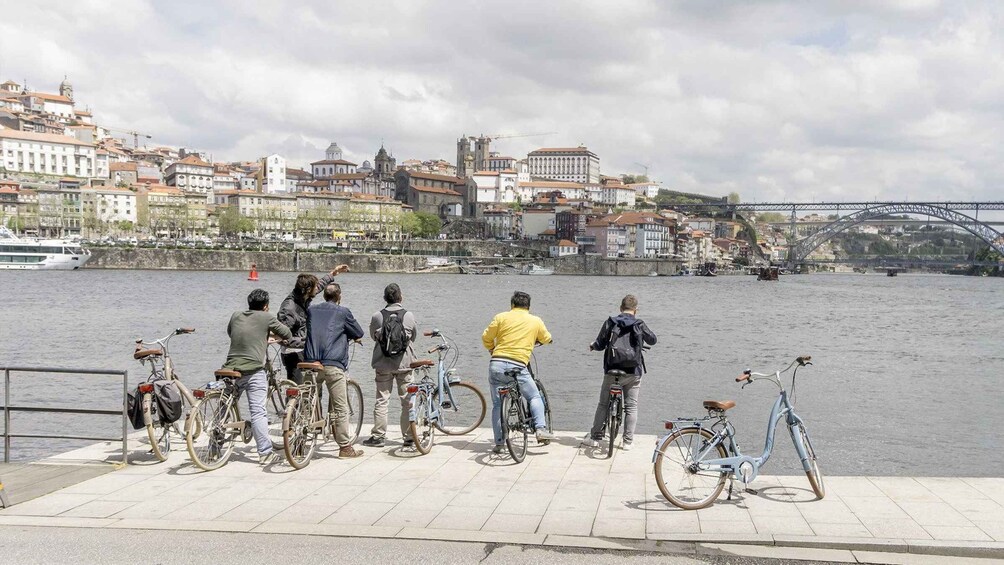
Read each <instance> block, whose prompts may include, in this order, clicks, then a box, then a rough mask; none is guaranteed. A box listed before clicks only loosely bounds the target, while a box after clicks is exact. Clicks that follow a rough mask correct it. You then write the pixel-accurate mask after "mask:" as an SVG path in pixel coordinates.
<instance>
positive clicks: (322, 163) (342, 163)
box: [311, 159, 358, 167]
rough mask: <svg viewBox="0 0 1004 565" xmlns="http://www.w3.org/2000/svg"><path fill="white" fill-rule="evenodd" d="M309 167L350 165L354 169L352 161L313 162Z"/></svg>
mask: <svg viewBox="0 0 1004 565" xmlns="http://www.w3.org/2000/svg"><path fill="white" fill-rule="evenodd" d="M311 165H352V166H353V167H356V166H358V165H356V164H355V163H353V162H352V161H346V160H345V159H324V160H323V161H314V162H313V163H311Z"/></svg>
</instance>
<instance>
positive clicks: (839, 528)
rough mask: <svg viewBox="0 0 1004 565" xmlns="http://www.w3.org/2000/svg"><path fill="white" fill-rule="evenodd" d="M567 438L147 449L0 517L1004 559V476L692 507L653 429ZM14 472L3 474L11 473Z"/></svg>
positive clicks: (795, 480) (886, 481)
mask: <svg viewBox="0 0 1004 565" xmlns="http://www.w3.org/2000/svg"><path fill="white" fill-rule="evenodd" d="M390 433H391V437H396V435H395V432H394V431H391V432H390ZM557 435H558V441H556V442H553V443H552V444H551V445H548V446H538V445H534V444H531V446H530V448H529V454H528V456H527V459H526V461H525V462H523V463H522V464H515V463H514V462H513V461H512V460H511V459H510V458H509V457H508V456H506V455H502V456H497V455H492V454H491V453H490V452H489V450H490V449H491V432H490V430H487V429H481V430H477V431H476V433H474V434H471V435H470V436H467V437H460V438H456V437H450V438H442V441H440V442H437V444H436V445H435V446H434V448H433V451H432V453H430V454H429V455H425V456H422V455H420V454H417V452H415V451H414V450H405V449H402V448H401V447H400V446H399V445H391V446H388V447H385V448H382V449H372V448H365V450H364V451H365V454H364V455H363V457H360V458H358V459H351V460H341V459H339V458H338V457H337V456H336V454H337V451H336V448H335V447H334V446H333V445H332V446H329V445H325V446H322V448H321V449H320V452H319V456H318V457H317V458H315V459H314V460H313V461H311V463H310V465H309V466H307V467H306V468H304V469H302V470H299V471H297V470H294V469H292V468H291V467H289V466H287V465H285V464H277V465H271V466H269V467H267V468H263V467H260V466H258V465H257V464H256V461H255V457H254V454H253V453H252V452H251V451H252V448H251V447H249V446H241V447H240V448H239V449H238V452H237V453H236V454H235V457H234V459H233V460H231V461H230V462H229V463H228V464H227V465H226V466H225V467H223V468H221V469H220V470H218V471H214V472H203V471H201V470H199V469H197V468H195V467H193V466H192V465H191V464H190V462H188V461H187V459H186V457H185V455H184V453H183V451H178V450H175V451H174V452H172V453H171V455H170V457H169V459H168V460H167V461H166V462H164V463H158V464H155V463H153V462H151V461H147V460H145V459H144V457H143V455H144V454H143V453H139V452H138V453H136V456H135V457H134V459H135V460H136V461H137V463H136V464H133V465H129V466H126V467H124V468H120V469H118V470H113V469H114V467H112V466H110V465H104V466H103V468H102V473H101V474H100V475H98V476H84V475H79V477H80V480H75V481H69V484H63V485H62V486H60V488H59V489H58V490H55V491H54V492H51V493H48V494H44V495H42V496H40V497H37V498H35V499H33V500H27V501H21V502H20V503H19V504H15V505H14V506H12V507H11V508H8V509H3V510H0V524H10V525H14V524H22V525H46V526H56V525H61V524H62V525H73V526H74V527H99V528H141V529H197V530H207V531H235V532H239V531H255V532H263V533H267V532H274V533H292V534H304V535H358V536H361V537H405V538H416V539H440V540H451V541H477V542H485V543H527V544H536V545H540V544H544V543H547V544H551V543H555V544H559V543H560V544H570V545H573V546H577V547H601V546H602V547H603V548H609V547H618V548H626V547H634V548H637V547H641V546H640V545H639V544H642V545H644V544H650V545H651V547H660V545H659V544H671V543H678V544H691V545H692V544H696V543H718V544H728V545H737V544H738V545H760V546H772V547H773V546H777V547H786V548H799V549H812V550H823V549H832V550H835V551H837V552H838V553H833V554H832V555H833V556H839V557H840V558H841V559H844V558H847V557H848V554H847V553H846V552H849V551H858V550H860V551H879V552H884V553H888V552H890V551H900V552H906V551H910V552H916V553H918V554H924V555H931V554H943V555H953V556H956V555H958V556H980V557H1004V494H1002V493H1004V479H1002V478H953V477H919V478H911V477H827V497H826V498H825V499H824V500H815V495H814V494H813V493H812V491H811V490H810V489H809V488H808V483H807V482H806V479H805V477H804V475H802V474H793V475H790V476H788V475H782V476H761V477H759V478H758V479H757V480H756V481H754V483H753V484H752V485H751V487H752V488H753V489H755V490H756V493H749V492H741V491H740V489H736V491H735V492H734V493H733V497H732V499H731V500H727V499H726V495H725V493H723V495H722V496H721V498H720V499H719V500H718V501H716V503H715V504H713V505H712V506H710V507H708V508H704V509H701V510H697V511H685V510H681V509H679V508H676V507H675V506H673V505H671V504H670V503H669V502H668V501H666V500H665V499H664V498H663V497H662V495H661V493H660V491H659V488H658V485H656V484H655V477H654V475H653V473H652V467H651V460H650V455H651V451H649V450H648V449H642V447H643V446H646V445H652V444H654V441H655V437H654V436H639V437H638V438H637V440H636V441H637V444H638V445H639V449H636V450H633V451H630V452H624V451H623V450H619V449H617V450H615V451H614V453H613V457H611V458H609V459H607V458H606V457H605V455H606V453H605V451H603V450H593V449H587V448H584V447H582V446H581V445H580V442H579V440H580V439H581V437H582V435H583V434H581V433H572V432H559V433H558V434H557ZM114 456H115V446H113V445H110V444H108V445H106V444H98V445H96V446H92V447H89V448H83V449H80V450H75V451H73V452H70V453H68V454H64V455H63V456H60V457H58V458H55V460H58V461H61V462H65V461H78V460H80V459H81V458H85V457H91V458H98V459H99V460H100V458H101V457H104V458H105V459H106V460H113V458H114ZM49 466H51V465H49ZM17 472H19V471H18V469H14V468H11V469H9V470H8V475H13V474H14V473H17ZM20 472H22V473H23V471H20ZM40 473H44V474H40V475H39V476H40V477H43V478H42V479H41V480H54V479H58V478H59V477H61V476H64V475H65V474H67V472H66V470H65V469H51V468H45V469H42V470H41V471H40ZM8 475H0V476H3V477H4V480H5V482H7V483H10V479H9V476H8ZM353 532H354V533H353ZM667 547H668V546H667ZM716 550H721V548H716ZM796 553H797V552H796ZM796 553H791V555H795V554H796ZM799 554H800V555H803V554H802V553H799ZM820 555H823V554H820ZM827 555H829V554H827Z"/></svg>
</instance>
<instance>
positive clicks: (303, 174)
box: [286, 167, 310, 178]
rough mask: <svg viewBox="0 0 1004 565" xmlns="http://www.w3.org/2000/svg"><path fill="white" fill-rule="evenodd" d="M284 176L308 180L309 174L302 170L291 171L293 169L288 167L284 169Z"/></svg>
mask: <svg viewBox="0 0 1004 565" xmlns="http://www.w3.org/2000/svg"><path fill="white" fill-rule="evenodd" d="M286 176H287V177H300V178H310V173H308V172H307V171H304V170H303V169H293V168H290V167H286Z"/></svg>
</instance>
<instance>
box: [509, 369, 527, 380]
mask: <svg viewBox="0 0 1004 565" xmlns="http://www.w3.org/2000/svg"><path fill="white" fill-rule="evenodd" d="M522 372H523V369H506V371H505V376H507V377H509V378H510V379H515V378H516V377H518V376H519V375H520V373H522Z"/></svg>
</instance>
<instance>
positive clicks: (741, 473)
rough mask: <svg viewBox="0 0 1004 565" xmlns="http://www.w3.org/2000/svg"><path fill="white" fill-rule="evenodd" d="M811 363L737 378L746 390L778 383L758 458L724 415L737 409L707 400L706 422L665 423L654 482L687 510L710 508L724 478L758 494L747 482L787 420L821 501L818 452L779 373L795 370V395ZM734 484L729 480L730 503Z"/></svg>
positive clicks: (727, 403) (800, 362)
mask: <svg viewBox="0 0 1004 565" xmlns="http://www.w3.org/2000/svg"><path fill="white" fill-rule="evenodd" d="M811 359H812V358H811V357H809V356H808V355H806V356H803V357H799V358H797V359H795V361H793V362H792V363H791V365H788V368H786V369H784V370H782V371H775V372H774V373H773V374H761V373H754V372H752V371H750V370H749V369H747V370H745V371H743V374H742V375H740V376H739V377H737V378H736V382H739V383H743V388H746V385H749V384H752V383H753V382H754V381H756V380H758V379H766V380H769V381H771V382H772V383H774V384H775V385H777V388H778V390H779V391H780V393H779V394H778V397H777V401H775V402H774V408H773V409H772V410H771V412H770V420H769V421H768V427H767V439H766V440H765V441H764V447H763V453H762V454H761V455H760V457H750V456H749V455H743V454H742V452H741V451H740V450H739V444H738V443H736V440H735V428H734V427H733V426H732V424H731V423H730V422H729V420H728V418H727V417H726V416H725V411H726V410H728V409H729V408H732V407H734V406H735V405H736V403H735V402H733V401H731V400H726V401H718V400H705V401H704V408H705V409H706V410H707V411H708V415H707V416H705V417H704V418H679V419H676V420H668V421H666V429H667V430H671V431H670V432H669V433H667V434H666V435H664V436H662V437H661V438H659V440H658V442H657V443H656V448H655V453H654V454H653V455H652V460H653V463H654V464H655V480H656V482H657V483H658V485H659V490H660V491H661V492H662V495H663V496H665V497H666V499H667V500H669V501H670V502H672V503H673V504H675V505H676V506H679V507H680V508H683V509H684V510H697V509H699V508H704V507H706V506H709V505H711V503H713V502H714V501H715V499H717V498H718V496H719V495H720V494H721V493H722V489H724V488H725V481H726V479H731V480H732V481H735V480H738V481H740V482H741V483H743V487H744V488H745V489H746V491H747V492H751V493H753V494H755V493H756V491H752V490H751V489H749V484H750V483H751V482H753V480H754V479H756V477H757V474H758V473H759V472H760V467H762V466H763V465H765V464H766V463H767V460H768V459H770V454H771V451H773V449H774V432H775V431H776V429H777V424H778V422H780V421H781V418H784V421H785V424H786V425H787V426H788V431H789V432H790V433H791V441H792V443H794V444H795V451H796V452H797V453H798V458H799V459H800V460H801V461H802V468H803V469H804V470H805V474H806V476H808V477H809V485H811V486H812V491H813V492H815V493H816V496H817V497H818V498H823V496H824V495H825V494H826V491H825V489H824V487H823V474H822V473H821V472H820V471H819V462H818V461H817V460H816V452H815V451H814V450H813V449H812V443H811V442H810V441H809V433H808V432H807V431H806V430H805V424H803V423H802V419H801V418H799V417H798V415H797V414H795V407H794V405H793V403H792V401H791V400H790V399H789V397H788V392H787V391H786V390H785V389H784V385H782V384H781V375H783V374H784V373H787V372H788V371H790V370H792V369H794V371H793V372H792V374H791V390H792V394H794V390H795V374H796V373H797V372H798V368H799V367H804V366H805V365H811V364H812V363H810V362H809V361H810V360H811ZM732 485H733V483H732V482H730V483H729V498H730V499H731V498H732Z"/></svg>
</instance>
